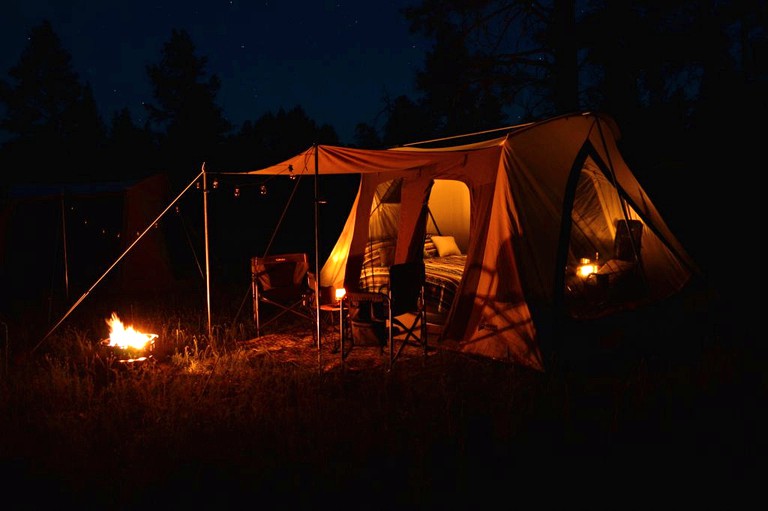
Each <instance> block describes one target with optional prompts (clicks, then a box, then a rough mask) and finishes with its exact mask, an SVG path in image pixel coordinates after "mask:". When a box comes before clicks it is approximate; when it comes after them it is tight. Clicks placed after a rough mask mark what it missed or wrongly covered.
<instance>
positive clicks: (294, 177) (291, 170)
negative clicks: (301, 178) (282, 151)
mask: <svg viewBox="0 0 768 511" xmlns="http://www.w3.org/2000/svg"><path fill="white" fill-rule="evenodd" d="M288 173H289V176H288V177H290V178H291V180H294V179H296V174H294V173H293V165H288Z"/></svg>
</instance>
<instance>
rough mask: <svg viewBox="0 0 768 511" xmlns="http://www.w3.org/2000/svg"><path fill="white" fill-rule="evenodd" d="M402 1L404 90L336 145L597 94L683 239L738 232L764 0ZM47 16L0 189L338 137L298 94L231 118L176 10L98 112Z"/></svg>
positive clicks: (138, 173)
mask: <svg viewBox="0 0 768 511" xmlns="http://www.w3.org/2000/svg"><path fill="white" fill-rule="evenodd" d="M402 15H403V16H404V17H405V18H406V19H407V20H408V21H409V23H410V28H411V31H412V32H413V33H416V34H420V35H421V36H424V37H426V38H427V39H428V40H429V41H431V46H430V48H429V50H428V51H427V53H426V58H425V60H424V62H423V63H422V65H421V66H420V70H419V71H418V72H417V73H416V75H415V76H414V77H413V80H414V82H415V85H416V89H415V90H417V91H418V95H417V96H416V97H409V96H405V95H404V96H399V97H383V98H382V100H381V101H382V112H383V115H382V116H381V125H378V126H373V125H370V124H367V123H363V122H361V123H359V124H358V125H357V127H356V131H355V138H354V140H353V142H352V143H351V145H354V146H358V147H372V148H376V147H390V146H394V145H398V144H402V143H406V142H410V141H415V140H427V139H432V138H437V137H443V136H452V135H457V134H462V133H472V132H475V131H482V130H489V129H494V128H498V127H503V126H507V125H510V124H516V123H518V122H527V121H532V120H541V119H545V118H547V117H551V116H555V115H560V114H565V113H571V112H577V111H601V112H605V113H608V114H610V115H611V116H612V117H613V118H614V119H615V120H616V121H617V123H618V126H619V128H620V129H621V131H622V134H623V139H622V141H621V144H622V150H623V152H624V154H625V156H626V158H627V159H628V161H629V162H630V165H631V167H632V168H633V169H634V171H635V172H636V174H637V175H638V177H639V179H640V181H641V183H644V186H645V187H646V189H647V191H649V192H650V195H651V197H653V198H654V201H655V202H656V203H657V206H659V207H660V209H661V210H662V212H664V213H665V214H666V215H667V216H668V219H669V220H670V221H671V223H672V224H673V228H676V227H677V228H678V229H677V230H678V232H679V231H680V229H679V227H680V226H685V228H684V229H682V230H683V232H682V233H680V237H681V238H682V239H683V241H684V242H689V243H694V244H698V245H699V247H698V254H694V255H698V256H700V257H701V256H702V255H706V254H707V253H708V251H709V248H710V247H709V244H710V243H711V241H712V240H711V235H712V233H718V234H719V235H720V236H721V238H720V241H718V242H717V243H718V244H719V245H722V246H724V247H727V246H728V245H729V244H731V243H732V242H733V241H734V240H733V239H732V238H735V237H738V239H743V238H742V236H746V235H747V232H748V227H747V225H746V224H745V222H742V221H739V222H733V219H742V218H750V217H752V215H753V211H754V210H755V209H756V205H757V204H758V203H759V199H757V193H756V190H755V187H750V186H746V187H745V186H744V185H741V184H740V182H741V181H742V180H743V178H749V177H750V176H752V175H757V173H758V172H759V171H760V168H761V167H762V165H761V164H759V163H758V162H759V161H760V160H759V157H760V156H761V154H760V153H761V151H760V149H761V145H762V142H763V141H762V138H763V137H762V130H761V129H759V125H760V122H761V120H762V119H763V118H764V114H765V113H766V110H768V108H767V107H768V102H767V100H766V98H768V94H766V92H768V90H767V84H768V37H767V36H768V34H766V25H767V24H766V20H767V19H768V8H767V2H766V1H765V0H705V1H700V0H672V1H656V0H629V1H622V2H615V1H609V0H595V1H589V2H587V1H576V0H543V1H535V2H531V1H523V0H483V1H474V2H466V1H462V0H422V1H421V2H420V3H419V4H417V5H415V6H414V7H411V8H407V9H404V10H403V11H402ZM56 28H57V27H55V26H52V25H51V23H49V22H48V21H44V22H42V23H41V24H40V25H38V26H34V27H30V31H29V40H28V44H27V46H26V48H25V49H24V50H23V52H22V54H21V55H20V56H19V59H18V62H17V63H16V64H15V65H14V66H13V67H12V68H11V69H9V70H8V71H7V76H6V78H5V79H2V80H0V115H1V117H0V130H2V133H0V135H2V138H1V139H2V140H4V143H3V145H2V147H0V165H2V168H4V169H6V170H8V169H17V170H15V171H13V172H8V171H6V172H5V174H4V176H5V177H4V179H3V181H4V182H3V183H2V185H0V191H2V193H0V197H5V195H6V193H5V192H6V191H7V190H8V187H9V186H11V185H13V184H15V183H17V182H24V183H30V182H35V181H38V182H50V181H56V182H82V181H91V182H92V181H109V180H120V179H138V178H142V177H145V176H149V175H154V174H156V173H166V174H167V175H168V177H169V178H170V180H171V182H172V183H174V185H175V186H176V187H177V188H178V187H180V186H183V185H185V184H186V182H187V181H188V179H189V177H190V176H189V172H190V170H189V169H199V168H200V165H201V163H202V162H206V166H207V168H209V169H216V170H219V169H238V170H245V169H251V168H258V167H260V166H264V165H268V164H272V163H275V162H277V161H281V160H282V159H284V158H286V157H288V156H291V155H293V154H295V153H296V152H298V151H301V150H303V149H305V148H306V147H308V146H310V145H311V144H313V143H321V144H338V143H340V141H339V137H338V135H337V133H336V131H335V129H334V127H333V126H331V125H327V124H322V125H320V124H318V123H316V122H315V121H314V120H313V119H311V118H309V117H308V116H307V114H306V112H305V111H304V110H303V108H302V107H301V105H297V106H295V107H293V108H291V109H280V110H278V111H276V112H272V111H270V112H253V118H252V120H249V121H246V122H244V123H242V125H240V126H234V125H232V123H230V121H229V120H228V119H227V118H226V116H225V114H224V112H223V110H222V108H221V107H220V106H219V104H218V103H217V94H218V92H219V89H220V87H221V81H220V79H219V77H218V76H217V75H216V74H215V73H212V72H211V71H210V69H209V63H208V60H207V58H206V56H205V48H198V47H197V46H196V45H195V42H194V41H193V40H192V39H191V37H190V35H189V34H188V33H187V31H185V30H184V29H183V28H179V29H174V30H173V31H172V33H171V34H170V35H169V38H168V40H167V41H166V42H165V44H164V45H163V47H162V49H161V52H160V54H159V55H158V58H157V60H156V61H155V62H149V63H147V65H146V72H147V74H146V76H144V77H142V76H137V77H136V80H137V81H139V80H149V81H150V83H151V86H152V97H151V98H147V101H146V102H145V106H146V114H147V115H146V119H147V120H146V122H145V123H144V124H143V125H138V124H137V122H136V120H135V119H134V118H133V117H132V115H131V113H130V111H129V110H128V108H123V109H121V110H119V111H115V112H100V111H99V110H98V108H97V105H96V102H95V100H94V94H93V90H92V88H91V86H90V84H88V83H84V82H83V81H82V80H81V78H80V77H79V76H78V74H77V73H76V72H75V70H74V69H73V66H72V55H71V54H70V53H69V52H68V51H67V49H66V48H65V47H63V46H62V43H61V41H60V39H59V37H58V35H57V33H56ZM745 188H746V189H745ZM723 202H730V204H731V207H730V208H729V210H730V212H732V213H731V214H732V215H733V219H732V218H731V217H730V216H724V214H723V213H722V211H721V208H722V206H721V204H722V203H723ZM734 208H736V209H735V210H734ZM734 211H735V212H734ZM686 229H687V230H686ZM723 237H724V238H723ZM722 250H723V251H725V250H726V248H723V249H722ZM712 257H713V258H714V257H715V256H712Z"/></svg>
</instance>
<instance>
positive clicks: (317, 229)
mask: <svg viewBox="0 0 768 511" xmlns="http://www.w3.org/2000/svg"><path fill="white" fill-rule="evenodd" d="M314 149H315V194H314V195H315V289H314V290H313V291H314V293H315V335H316V336H315V339H317V364H318V367H322V365H321V364H322V360H321V358H322V357H321V353H322V352H321V350H320V348H321V346H320V345H321V342H320V227H319V225H320V220H319V217H320V197H319V193H318V189H319V184H318V183H319V179H318V174H319V170H318V160H319V156H318V147H317V144H315V146H314Z"/></svg>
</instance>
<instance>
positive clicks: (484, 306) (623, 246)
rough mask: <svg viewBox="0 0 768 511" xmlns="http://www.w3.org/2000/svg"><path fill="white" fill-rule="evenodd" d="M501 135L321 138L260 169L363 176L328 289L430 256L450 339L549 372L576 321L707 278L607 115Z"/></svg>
mask: <svg viewBox="0 0 768 511" xmlns="http://www.w3.org/2000/svg"><path fill="white" fill-rule="evenodd" d="M489 133H490V132H489ZM493 133H494V135H493V136H488V137H486V138H485V139H484V140H480V141H478V140H477V139H478V138H481V137H478V136H477V134H475V136H474V139H472V142H469V143H464V144H462V145H447V144H456V141H457V139H456V138H453V139H451V140H450V141H447V142H446V141H444V142H442V143H441V142H439V141H433V142H430V143H422V144H418V147H417V146H416V145H409V146H404V147H397V148H393V149H386V150H366V149H355V148H344V147H336V146H326V145H315V146H313V147H310V148H309V149H307V150H306V151H304V152H302V153H300V154H297V155H296V156H294V157H292V158H290V159H288V160H285V161H283V162H280V163H278V164H276V165H273V166H270V167H267V168H263V169H257V170H253V171H250V172H248V174H252V175H256V176H258V175H265V176H266V175H269V176H274V175H285V176H288V175H289V174H291V175H294V177H295V175H310V176H311V175H314V176H316V178H321V177H319V176H323V175H331V174H359V175H360V185H359V190H358V192H357V196H356V198H355V200H354V204H353V206H352V208H351V210H350V212H349V216H348V217H347V219H346V223H345V225H344V227H343V229H342V232H341V235H340V236H339V238H338V240H337V241H336V244H335V246H334V248H333V250H332V251H331V253H330V256H329V257H328V258H327V259H326V260H325V261H319V263H321V264H318V266H320V267H321V272H320V282H319V285H320V286H333V287H335V288H340V287H344V288H346V289H347V290H382V289H385V288H386V271H387V267H388V266H389V265H391V264H393V263H399V262H405V261H408V260H412V259H415V258H423V259H424V261H425V264H426V265H427V273H428V275H427V280H428V284H430V288H431V289H430V292H431V293H432V295H431V297H428V299H427V301H428V304H429V306H430V307H433V308H436V309H440V310H441V312H442V313H443V315H444V319H445V323H444V325H443V328H442V329H441V334H440V339H439V343H440V345H441V346H442V347H445V348H449V349H455V350H458V351H461V352H465V353H471V354H476V355H481V356H485V357H490V358H493V359H498V360H505V361H511V362H514V363H519V364H522V365H525V366H528V367H531V368H534V369H537V370H543V369H544V367H545V358H544V357H543V351H542V347H543V346H544V345H545V343H546V342H548V341H547V340H548V339H551V337H552V336H553V335H557V334H558V332H559V330H558V325H562V324H564V323H563V322H564V321H565V322H567V321H582V320H593V319H598V318H604V317H606V316H610V315H613V314H617V313H620V312H622V311H627V310H635V309H639V308H642V307H644V306H647V305H649V304H653V303H656V302H659V301H662V300H665V299H667V298H669V297H671V296H673V295H675V294H677V293H679V292H681V291H682V290H683V289H685V288H686V286H687V285H688V284H689V283H691V281H692V280H694V278H695V277H696V276H698V275H699V274H700V272H699V270H698V267H697V265H696V264H695V262H694V261H693V260H692V259H691V257H690V256H689V254H688V253H687V252H686V250H685V249H684V248H683V246H682V245H681V243H680V242H679V240H678V239H677V238H676V237H675V235H674V234H673V233H672V232H671V230H670V228H669V227H668V225H667V224H666V223H665V221H664V219H663V218H662V216H661V214H660V213H659V211H657V209H656V207H655V206H654V204H653V202H652V201H651V199H650V197H649V196H648V195H647V193H646V192H645V190H644V189H643V187H642V186H641V185H640V183H639V182H638V181H637V179H636V178H635V175H634V174H633V173H632V171H631V170H630V168H629V167H628V165H627V163H626V162H625V160H624V159H623V157H622V155H621V153H620V151H619V149H618V147H617V140H618V139H619V137H620V133H619V129H618V127H617V126H616V124H615V122H614V121H613V120H612V119H611V118H610V117H609V116H606V115H602V114H594V113H580V114H572V115H564V116H560V117H555V118H552V119H548V120H545V121H541V122H536V123H530V124H525V125H520V126H516V127H510V128H505V129H504V130H503V131H495V132H493ZM426 146H431V147H426ZM318 221H319V222H322V218H321V219H317V218H316V219H315V223H316V225H315V229H316V231H317V222H318ZM430 267H432V268H434V274H433V275H432V276H430V271H431V270H430Z"/></svg>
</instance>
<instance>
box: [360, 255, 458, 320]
mask: <svg viewBox="0 0 768 511" xmlns="http://www.w3.org/2000/svg"><path fill="white" fill-rule="evenodd" d="M466 261H467V256H466V255H451V256H446V257H429V258H425V259H424V267H425V270H426V274H427V275H426V277H427V278H426V282H425V285H424V299H425V301H426V302H427V307H428V308H429V309H430V310H434V311H437V312H447V311H448V309H449V308H450V307H451V303H453V298H454V297H455V296H456V290H457V289H458V287H459V282H461V275H462V273H464V264H465V263H466ZM388 285H389V267H384V266H374V267H370V266H369V267H364V268H363V271H362V273H361V275H360V288H361V289H362V290H364V291H372V292H379V293H386V292H387V287H388Z"/></svg>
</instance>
